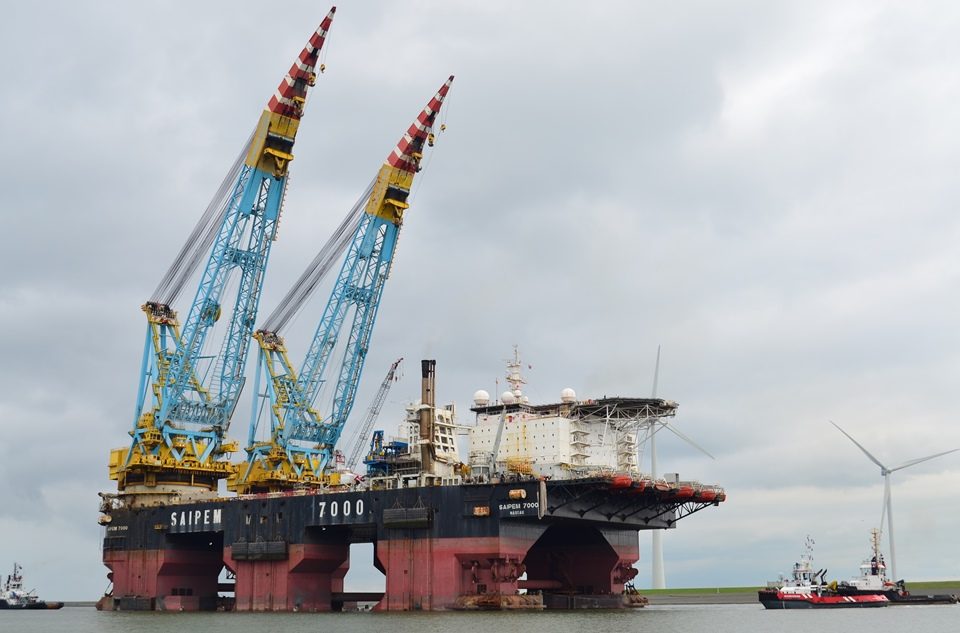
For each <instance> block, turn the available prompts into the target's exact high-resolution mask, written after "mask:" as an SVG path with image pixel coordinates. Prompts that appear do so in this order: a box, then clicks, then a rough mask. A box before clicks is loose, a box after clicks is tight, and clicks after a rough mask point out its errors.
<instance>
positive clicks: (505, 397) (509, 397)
mask: <svg viewBox="0 0 960 633" xmlns="http://www.w3.org/2000/svg"><path fill="white" fill-rule="evenodd" d="M500 402H502V403H503V404H516V402H517V397H516V396H515V395H513V392H511V391H504V392H503V393H502V394H500Z"/></svg>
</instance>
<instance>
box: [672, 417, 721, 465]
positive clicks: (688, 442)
mask: <svg viewBox="0 0 960 633" xmlns="http://www.w3.org/2000/svg"><path fill="white" fill-rule="evenodd" d="M662 424H663V428H665V429H667V430H668V431H670V432H671V433H673V434H674V435H676V436H677V437H679V438H680V439H681V440H683V441H684V442H686V443H687V444H689V445H690V446H692V447H694V448H695V449H697V450H698V451H700V452H701V453H703V454H704V455H706V456H707V457H709V458H710V459H716V457H714V456H713V455H711V454H710V452H709V451H707V449H705V448H704V447H702V446H700V445H699V444H697V443H696V442H694V441H693V440H691V439H690V438H689V437H687V436H686V435H684V434H683V433H681V432H680V431H678V430H677V429H675V428H673V425H671V424H670V423H668V422H666V421H664V422H663V423H662Z"/></svg>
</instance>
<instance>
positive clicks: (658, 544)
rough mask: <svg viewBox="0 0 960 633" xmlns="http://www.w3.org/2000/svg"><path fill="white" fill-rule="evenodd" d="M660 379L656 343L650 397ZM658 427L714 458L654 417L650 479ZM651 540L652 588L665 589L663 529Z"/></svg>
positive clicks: (654, 465) (653, 475) (654, 473)
mask: <svg viewBox="0 0 960 633" xmlns="http://www.w3.org/2000/svg"><path fill="white" fill-rule="evenodd" d="M659 379H660V346H659V345H657V364H656V365H655V366H654V369H653V395H652V396H651V397H652V398H656V397H657V382H658V381H659ZM660 429H667V430H668V431H670V432H671V433H673V434H674V435H676V436H677V437H679V438H680V439H681V440H683V441H684V442H686V443H687V444H689V445H690V446H692V447H694V448H695V449H697V450H698V451H700V452H701V453H703V454H704V455H706V456H707V457H709V458H710V459H716V457H714V456H713V455H711V454H710V453H708V452H707V450H706V449H704V448H703V447H702V446H700V445H699V444H697V443H696V442H694V441H693V440H691V439H690V438H689V437H687V436H686V435H684V434H683V433H681V432H680V431H678V430H677V429H675V428H673V426H672V425H671V424H670V423H669V422H667V421H666V420H664V419H662V418H654V419H652V420H651V421H650V422H649V426H648V427H647V433H648V434H649V435H648V437H649V438H650V477H651V478H652V479H656V478H657V431H659V430H660ZM650 538H651V540H652V545H653V551H652V556H651V566H652V569H651V584H652V585H653V588H654V589H666V588H667V579H666V576H665V574H664V573H663V530H652V531H651V534H650Z"/></svg>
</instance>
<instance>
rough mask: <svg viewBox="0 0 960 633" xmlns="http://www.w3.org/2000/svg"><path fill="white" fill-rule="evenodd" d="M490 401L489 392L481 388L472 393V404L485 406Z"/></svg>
mask: <svg viewBox="0 0 960 633" xmlns="http://www.w3.org/2000/svg"><path fill="white" fill-rule="evenodd" d="M489 403H490V394H489V393H487V392H486V391H484V390H483V389H478V390H477V391H476V392H475V393H474V394H473V404H474V405H475V406H478V407H485V406H487V405H488V404H489Z"/></svg>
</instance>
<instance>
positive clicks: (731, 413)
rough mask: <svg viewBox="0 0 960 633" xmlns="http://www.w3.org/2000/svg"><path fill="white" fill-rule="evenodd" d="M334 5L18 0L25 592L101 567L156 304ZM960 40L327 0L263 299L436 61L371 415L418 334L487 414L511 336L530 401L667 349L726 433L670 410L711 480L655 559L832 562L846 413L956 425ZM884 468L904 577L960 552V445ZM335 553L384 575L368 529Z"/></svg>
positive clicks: (16, 475) (397, 409) (759, 14)
mask: <svg viewBox="0 0 960 633" xmlns="http://www.w3.org/2000/svg"><path fill="white" fill-rule="evenodd" d="M326 11H327V5H318V4H317V3H316V2H298V1H294V0H290V1H288V2H285V3H284V10H283V11H275V10H267V9H266V5H265V4H263V3H254V2H209V3H185V2H184V3H129V2H119V1H116V2H98V3H72V2H64V3H54V2H31V3H25V2H22V3H15V4H14V5H11V6H10V7H7V8H6V9H5V15H4V19H3V20H2V21H0V70H2V76H3V77H4V82H3V85H4V88H2V89H0V135H2V139H3V142H2V147H3V148H4V151H3V152H0V184H2V191H3V201H2V203H0V214H2V220H3V227H4V231H3V232H4V236H5V239H4V240H3V241H4V246H3V248H2V249H0V271H2V273H0V324H2V327H0V346H2V347H0V349H2V350H3V352H2V359H3V361H2V364H0V425H2V429H3V433H2V436H0V537H2V538H0V572H3V573H8V571H7V569H6V568H7V567H9V566H10V565H12V563H13V561H14V560H16V561H18V562H20V563H21V564H23V565H24V567H25V570H26V575H27V582H28V584H29V585H30V586H36V587H37V588H38V589H39V590H40V591H41V593H42V594H43V595H45V596H48V597H50V598H54V599H95V598H96V597H98V596H99V595H100V594H101V592H102V590H103V589H104V588H105V587H106V586H107V580H106V569H105V568H104V567H103V566H102V565H101V563H100V551H99V545H100V538H101V536H102V535H101V528H100V527H99V526H98V525H97V523H96V518H97V514H98V513H97V502H98V499H97V495H96V493H97V492H98V491H101V490H110V489H111V484H112V482H110V481H109V480H108V478H107V468H106V463H107V457H108V452H109V449H110V448H111V447H119V446H122V445H124V444H125V443H126V442H127V440H128V436H127V431H128V430H129V429H130V427H131V425H132V420H133V408H134V407H133V405H134V400H135V391H136V384H137V370H138V368H139V364H140V354H141V350H142V340H143V329H144V318H143V314H142V313H141V312H140V310H139V306H140V305H141V304H142V303H143V301H144V300H145V299H147V297H148V295H149V294H150V293H151V292H152V291H153V289H154V287H155V286H156V284H157V282H158V280H159V279H160V277H161V276H162V274H163V272H164V271H165V270H166V269H167V267H168V265H169V264H170V262H171V260H172V258H173V255H174V254H175V253H176V251H177V250H178V249H179V247H180V246H181V244H182V242H183V240H184V239H185V238H186V236H187V234H188V233H189V231H190V229H191V228H192V227H193V224H194V222H195V221H196V220H197V218H198V217H199V215H200V213H201V212H202V210H203V209H204V207H205V206H206V204H207V202H208V200H209V199H210V197H211V195H212V194H213V192H214V191H215V189H216V187H217V185H218V184H219V182H220V179H221V178H222V176H223V174H224V173H225V172H226V170H227V168H228V167H229V165H230V163H231V162H232V161H233V158H234V157H235V156H236V154H237V152H238V151H239V149H240V148H241V146H242V144H243V142H244V140H245V139H246V138H247V134H248V133H249V131H250V129H251V128H252V126H253V124H254V123H255V122H256V120H257V118H258V116H259V113H260V111H261V110H262V108H263V106H264V104H265V102H266V100H267V99H268V98H269V96H270V95H271V94H272V91H273V90H274V88H275V86H276V85H277V83H278V81H279V79H280V77H281V76H282V75H283V73H284V72H285V71H286V69H287V68H288V67H289V64H290V62H291V60H292V59H293V58H294V57H295V56H296V55H297V54H298V53H299V51H300V49H301V47H302V46H303V43H304V42H305V41H306V39H307V37H308V36H309V34H310V33H311V32H312V30H313V29H314V28H315V27H316V25H317V24H318V23H319V21H320V20H321V19H322V17H323V15H324V14H325V13H326ZM957 32H960V6H958V5H956V3H950V2H943V3H935V2H921V3H894V2H876V1H869V2H868V1H863V2H845V1H831V2H807V1H803V2H780V3H770V2H765V1H762V0H757V1H753V2H750V1H743V2H724V3H719V2H683V3H677V2H634V1H624V2H592V3H567V2H556V1H554V2H524V3H517V2H506V1H501V2H498V1H488V2H482V3H479V2H459V1H456V2H452V1H449V0H442V1H441V0H433V1H428V0H424V1H417V2H404V3H391V2H362V3H360V2H351V1H349V0H348V1H345V2H342V3H341V4H340V6H339V7H338V12H337V17H336V20H335V21H334V24H333V28H332V31H331V37H330V39H329V41H328V44H327V47H326V59H325V61H326V64H327V72H326V73H325V74H324V75H323V76H322V77H321V78H320V81H319V82H318V86H317V87H316V88H315V89H314V90H313V92H312V95H311V99H310V102H309V103H308V105H307V114H306V117H305V119H304V121H303V125H302V127H301V132H300V135H299V138H298V142H297V151H296V160H295V161H294V163H293V167H292V177H291V184H290V187H289V190H288V195H287V200H286V206H285V210H284V216H283V220H282V224H281V227H280V236H279V241H278V242H277V243H276V245H275V248H274V250H273V255H272V259H271V267H270V270H269V272H268V275H267V282H266V287H265V290H264V295H263V301H262V310H261V315H265V314H266V312H267V311H269V310H270V309H272V307H273V306H274V305H276V302H277V300H278V299H279V297H280V296H282V294H283V292H284V291H285V290H286V289H287V286H288V284H289V283H290V282H292V280H293V279H294V278H295V277H296V275H298V274H299V272H300V271H301V270H302V268H303V266H304V265H305V264H306V263H307V262H308V261H309V260H310V259H311V258H312V256H313V254H314V253H315V251H316V250H317V249H318V248H319V246H320V245H321V244H322V243H323V242H324V241H325V240H326V238H327V236H328V235H329V234H330V232H331V231H332V230H333V228H334V226H335V225H336V223H337V222H338V221H339V219H340V218H341V217H342V216H343V214H344V213H345V212H346V211H347V209H348V208H349V207H350V205H351V204H352V203H353V201H354V200H355V199H356V198H357V196H358V195H359V194H360V193H361V192H362V190H363V188H364V186H365V185H366V184H367V182H368V181H369V180H370V178H371V177H372V176H373V175H374V173H375V172H376V170H377V168H378V167H379V165H380V163H381V162H382V161H383V159H384V157H385V156H386V154H387V152H388V151H389V150H390V149H391V148H392V147H393V145H394V144H395V143H396V141H397V139H398V138H399V137H400V135H401V133H402V132H403V131H404V129H405V128H406V127H407V125H409V123H410V121H411V120H412V119H413V117H414V116H415V115H416V114H417V112H418V111H419V110H420V108H422V107H423V104H424V103H426V101H427V100H428V99H429V98H430V96H431V95H432V94H433V93H434V91H435V90H436V89H437V87H438V86H439V85H440V84H441V83H442V82H443V80H444V79H445V78H446V77H447V75H449V74H455V75H456V80H455V82H454V84H453V88H452V90H451V92H450V98H449V100H448V103H447V105H446V107H445V114H444V116H443V118H444V120H445V121H446V124H447V131H446V132H445V133H443V134H441V135H439V139H438V142H437V146H436V147H435V148H434V151H433V152H432V153H431V156H430V158H429V163H428V165H427V168H426V169H425V170H424V172H423V173H422V174H421V175H420V177H419V178H418V184H417V189H416V194H415V197H414V199H413V208H412V209H411V210H410V212H409V213H408V215H407V220H406V223H405V225H404V230H403V234H402V236H401V240H400V245H399V249H398V253H397V258H396V262H395V266H394V272H393V275H392V277H391V279H390V282H389V284H388V286H387V288H386V291H385V294H384V299H383V304H382V308H381V311H380V316H379V320H378V323H377V328H376V331H375V333H374V336H373V345H372V348H371V351H370V354H369V356H368V362H367V365H366V371H365V374H364V379H363V384H362V385H361V388H360V391H359V394H358V399H357V403H358V404H357V408H356V411H362V410H363V409H365V408H366V406H367V403H369V402H370V400H371V398H372V395H373V393H374V391H375V389H376V387H377V385H378V383H379V382H380V380H381V378H382V376H383V374H384V373H385V371H386V369H387V367H388V366H389V364H390V363H391V362H392V361H393V360H394V359H395V358H398V357H400V356H403V357H405V358H406V359H408V362H407V371H406V372H405V374H404V378H403V379H402V380H401V381H400V382H399V383H398V384H396V385H395V386H394V387H393V389H392V391H391V393H390V397H389V400H388V402H387V405H386V406H385V407H384V410H383V413H382V415H381V422H382V426H384V427H386V428H388V429H389V428H392V427H393V425H394V423H395V422H398V421H399V419H400V417H401V416H402V411H403V406H404V404H405V403H406V402H407V401H408V400H411V399H414V398H416V397H417V396H418V393H419V385H418V373H419V372H418V371H417V369H416V365H417V362H416V361H417V360H419V359H420V358H425V357H428V358H435V359H436V360H437V363H438V378H437V385H438V392H439V398H440V399H441V400H445V401H455V402H457V403H458V405H459V406H460V407H461V412H462V413H463V414H464V415H463V416H462V417H463V418H464V419H469V416H470V414H469V412H468V411H467V406H468V405H469V401H470V400H469V399H470V397H471V395H472V394H473V392H474V390H476V389H478V388H486V389H488V390H492V389H493V387H494V385H495V380H496V379H497V378H498V377H502V374H503V370H504V359H506V358H507V357H508V356H509V355H510V354H511V350H512V346H513V345H515V344H516V345H519V346H520V350H521V353H522V355H523V358H524V361H525V362H526V363H529V364H530V365H532V369H530V370H528V371H527V380H528V382H529V384H528V388H527V393H528V394H529V395H530V396H531V399H532V400H533V401H535V402H542V401H555V400H556V399H557V397H558V394H559V392H560V390H561V389H562V388H564V387H572V388H574V389H575V390H576V391H577V393H578V395H579V396H580V397H597V396H603V395H637V396H646V395H648V394H649V393H650V388H651V383H652V379H653V365H654V356H655V354H656V349H657V346H658V345H662V346H663V361H662V371H661V375H660V383H659V385H660V387H659V391H660V394H662V395H663V396H664V397H668V398H671V399H674V400H677V401H679V402H680V409H679V413H678V416H677V418H676V420H675V422H676V424H677V427H678V428H679V429H681V430H682V431H683V432H684V433H686V434H688V435H690V436H691V437H694V438H696V440H697V441H698V442H699V443H700V444H702V445H703V446H705V447H707V448H708V449H709V450H710V451H711V452H712V453H713V454H715V455H716V460H715V461H712V460H710V459H708V458H706V457H704V456H703V455H702V454H700V453H698V452H696V451H695V450H693V449H691V448H690V447H689V446H686V445H685V444H683V442H681V441H680V440H679V439H676V438H671V437H664V439H663V440H662V441H661V442H659V448H660V465H661V469H662V470H665V471H676V472H679V473H680V475H681V477H682V478H693V479H699V480H701V481H704V482H711V483H717V484H720V485H723V486H725V487H726V488H727V490H728V494H729V499H728V501H727V502H726V503H725V504H723V505H722V506H721V507H719V508H716V509H711V510H709V511H706V512H703V513H700V514H697V515H695V516H693V517H691V518H689V519H687V520H685V521H683V522H681V523H680V526H679V528H678V529H676V530H674V531H671V532H669V533H668V534H667V535H666V537H665V539H664V542H665V552H666V553H665V558H666V572H667V582H668V585H671V586H715V585H728V586H729V585H756V584H762V583H764V582H765V581H766V580H768V579H772V578H775V577H776V576H777V574H778V573H781V572H785V571H787V570H788V569H789V567H790V565H791V563H792V562H793V561H794V559H795V558H796V556H797V555H798V554H799V552H800V550H801V545H802V542H803V539H804V537H805V536H806V535H807V534H810V535H811V536H813V537H814V538H815V539H816V541H817V549H816V551H815V558H816V561H817V564H818V566H824V567H828V568H829V569H830V573H829V575H830V576H831V577H839V578H843V577H846V576H848V575H852V574H854V573H855V572H856V567H857V565H858V564H859V561H860V559H861V557H862V556H864V555H866V554H867V546H868V537H869V530H870V528H872V527H875V526H877V524H878V522H879V520H880V511H881V494H882V480H881V477H880V476H879V469H878V468H877V467H876V466H874V465H872V464H871V463H870V462H868V461H867V459H866V458H865V457H864V456H863V455H862V454H861V453H860V452H859V451H858V450H857V449H856V447H854V446H853V445H852V444H850V442H849V441H847V440H846V439H845V438H844V437H843V436H842V435H840V433H838V432H837V431H836V430H835V429H834V428H833V427H832V426H830V425H829V423H828V420H834V421H836V422H837V423H839V424H840V425H842V426H843V427H844V428H845V429H846V430H847V431H849V432H850V433H851V434H852V435H854V436H855V437H857V438H859V439H860V441H861V442H862V443H863V444H864V445H866V446H867V447H868V448H869V449H870V450H871V451H872V452H873V453H874V454H875V455H876V456H877V457H878V458H879V459H881V460H882V461H885V462H886V463H889V464H891V465H895V464H899V463H901V462H904V461H906V460H908V459H912V458H915V457H919V456H922V455H927V454H930V453H935V452H938V451H942V450H947V449H949V448H954V447H960V428H958V425H957V420H958V412H957V410H958V407H957V398H956V394H957V387H956V382H957V378H958V376H960V328H958V327H957V323H958V322H960V293H958V292H957V291H958V288H960V255H958V250H957V246H956V245H957V243H958V241H960V219H958V217H960V216H958V214H957V207H958V201H960V180H958V179H957V177H956V175H957V173H958V167H960V143H958V138H960V110H958V109H957V106H956V104H957V103H958V102H960V80H958V75H957V68H960V39H958V38H957V37H956V33H957ZM185 294H192V293H190V292H188V293H185ZM187 300H189V297H188V298H187V299H181V304H180V305H178V306H176V307H177V308H179V309H180V310H181V311H185V310H186V308H187V305H186V303H185V302H186V301H187ZM311 306H312V307H308V308H307V310H306V311H305V312H304V313H303V314H301V316H300V317H299V318H298V319H297V321H296V322H295V324H294V326H293V327H291V328H290V330H289V331H288V332H287V341H288V345H289V347H290V348H291V349H292V351H293V355H294V356H295V357H298V356H302V354H303V352H304V351H305V347H306V344H307V341H308V339H309V337H310V336H311V334H312V331H313V328H314V326H315V323H316V320H317V319H318V318H319V312H320V310H322V299H321V300H319V301H317V302H316V303H314V304H311ZM298 351H299V353H298ZM250 368H251V369H252V363H251V364H250ZM501 385H502V382H501ZM246 410H247V409H246V407H245V406H243V405H241V406H240V407H238V412H241V411H246ZM246 425H247V419H246V417H245V416H241V417H240V419H238V420H235V422H234V425H233V427H232V428H231V435H232V436H233V437H234V438H236V439H242V438H244V437H245V436H246ZM893 481H894V488H893V500H894V505H895V510H896V515H895V516H896V519H897V524H896V528H897V553H898V557H897V558H898V571H899V572H900V574H899V575H900V576H902V577H904V578H906V579H907V580H908V581H909V580H921V579H945V578H956V577H958V570H960V550H958V549H957V548H956V547H955V543H954V541H955V539H954V537H955V535H956V534H957V533H958V532H960V513H957V512H956V511H955V510H954V509H953V508H952V505H951V504H950V502H949V499H950V497H949V495H945V494H944V492H946V491H949V490H956V489H958V488H960V454H956V455H950V456H947V457H944V458H940V459H938V460H935V461H931V462H930V463H927V464H922V465H919V466H917V467H914V468H911V469H909V470H905V471H902V472H898V473H896V474H895V475H894V480H893ZM641 547H642V553H643V560H642V561H641V563H640V564H639V568H640V570H641V573H640V576H639V581H640V586H641V587H643V586H649V583H650V573H649V558H648V551H649V536H647V535H643V536H642V537H641ZM364 555H365V556H366V560H364ZM354 568H355V570H356V571H354V572H352V573H351V575H350V576H349V577H348V586H350V584H351V583H352V584H353V586H354V587H356V588H365V587H367V586H369V585H370V583H373V584H374V586H375V585H376V583H377V582H380V583H382V581H378V580H377V579H376V573H375V572H372V571H371V568H370V567H369V552H368V551H367V552H366V554H364V553H363V552H360V553H358V556H357V560H356V561H355V562H354Z"/></svg>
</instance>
